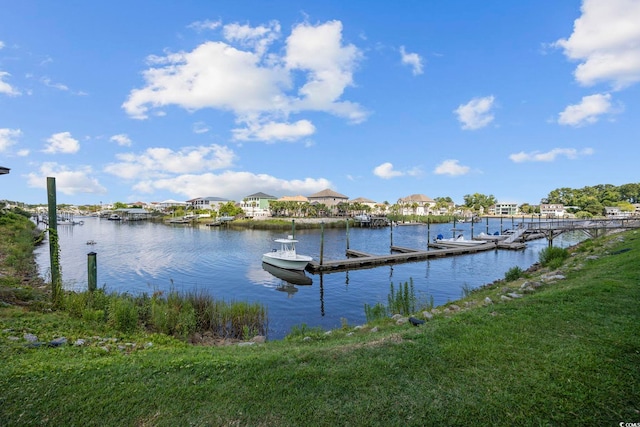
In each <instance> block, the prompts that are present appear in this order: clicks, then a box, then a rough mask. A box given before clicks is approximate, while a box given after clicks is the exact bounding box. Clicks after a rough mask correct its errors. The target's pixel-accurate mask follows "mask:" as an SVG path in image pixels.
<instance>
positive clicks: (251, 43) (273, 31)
mask: <svg viewBox="0 0 640 427" xmlns="http://www.w3.org/2000/svg"><path fill="white" fill-rule="evenodd" d="M223 33H224V37H225V39H226V40H227V41H229V42H232V43H233V42H237V43H240V45H241V46H243V47H248V48H251V49H253V50H254V51H255V52H256V53H257V54H258V55H260V56H262V55H263V54H264V53H265V52H266V51H267V48H268V47H269V45H270V44H271V43H272V42H273V41H275V40H277V39H278V38H279V37H280V24H279V23H278V22H277V21H271V22H270V23H269V26H262V25H261V26H259V27H251V26H249V25H240V24H229V25H225V26H224V29H223Z"/></svg>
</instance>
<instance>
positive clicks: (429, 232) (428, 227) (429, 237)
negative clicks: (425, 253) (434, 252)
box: [427, 217, 431, 250]
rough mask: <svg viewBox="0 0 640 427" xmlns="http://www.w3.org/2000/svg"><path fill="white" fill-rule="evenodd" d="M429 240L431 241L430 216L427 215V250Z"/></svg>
mask: <svg viewBox="0 0 640 427" xmlns="http://www.w3.org/2000/svg"><path fill="white" fill-rule="evenodd" d="M430 242H431V218H429V217H427V250H429V243H430Z"/></svg>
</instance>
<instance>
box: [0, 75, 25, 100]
mask: <svg viewBox="0 0 640 427" xmlns="http://www.w3.org/2000/svg"><path fill="white" fill-rule="evenodd" d="M10 75H11V74H9V73H7V72H5V71H0V93H4V94H5V95H9V96H18V95H20V94H21V93H20V91H19V90H17V89H16V88H14V87H13V86H11V85H10V84H9V83H7V82H5V81H3V80H4V78H5V77H9V76H10Z"/></svg>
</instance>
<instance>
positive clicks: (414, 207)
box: [397, 194, 436, 215]
mask: <svg viewBox="0 0 640 427" xmlns="http://www.w3.org/2000/svg"><path fill="white" fill-rule="evenodd" d="M397 204H398V206H400V213H401V214H402V215H429V214H432V213H433V209H434V208H435V206H436V201H435V200H433V199H432V198H431V197H428V196H425V195H424V194H412V195H410V196H407V197H402V198H400V199H398V202H397Z"/></svg>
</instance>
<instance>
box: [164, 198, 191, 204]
mask: <svg viewBox="0 0 640 427" xmlns="http://www.w3.org/2000/svg"><path fill="white" fill-rule="evenodd" d="M160 204H162V205H186V204H187V202H179V201H177V200H173V199H168V200H163V201H162V202H160Z"/></svg>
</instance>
